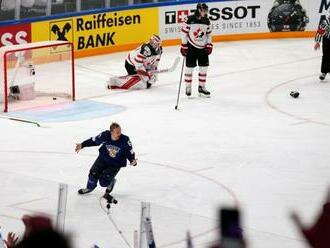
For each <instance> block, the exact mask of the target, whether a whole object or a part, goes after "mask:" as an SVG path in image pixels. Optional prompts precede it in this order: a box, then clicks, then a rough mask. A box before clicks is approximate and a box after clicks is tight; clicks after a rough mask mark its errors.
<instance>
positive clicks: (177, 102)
mask: <svg viewBox="0 0 330 248" xmlns="http://www.w3.org/2000/svg"><path fill="white" fill-rule="evenodd" d="M184 62H185V57H183V61H182V68H181V76H180V83H179V90H178V97H177V99H176V105H175V110H178V106H179V100H180V91H181V84H182V75H183V69H184Z"/></svg>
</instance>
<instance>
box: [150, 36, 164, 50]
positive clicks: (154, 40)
mask: <svg viewBox="0 0 330 248" xmlns="http://www.w3.org/2000/svg"><path fill="white" fill-rule="evenodd" d="M149 44H150V45H151V46H152V47H153V48H155V49H156V50H159V48H160V46H161V44H162V40H161V38H160V37H159V36H158V35H156V34H153V35H152V36H151V38H150V40H149Z"/></svg>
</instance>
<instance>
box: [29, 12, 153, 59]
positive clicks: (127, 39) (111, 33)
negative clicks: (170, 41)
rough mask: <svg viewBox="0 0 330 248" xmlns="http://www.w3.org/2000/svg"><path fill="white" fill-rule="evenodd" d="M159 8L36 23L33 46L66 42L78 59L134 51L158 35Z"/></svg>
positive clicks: (33, 25)
mask: <svg viewBox="0 0 330 248" xmlns="http://www.w3.org/2000/svg"><path fill="white" fill-rule="evenodd" d="M158 23H159V22H158V8H147V9H134V10H124V11H118V12H105V13H97V14H91V15H85V16H77V17H72V18H65V19H56V20H49V21H42V22H35V23H32V27H31V29H32V42H37V41H45V40H65V41H71V42H73V44H74V47H75V51H76V55H78V56H88V55H92V54H100V53H104V52H115V51H122V50H127V49H130V48H133V47H134V46H136V45H137V44H139V43H142V42H144V41H147V40H148V39H149V38H150V36H151V35H152V34H158V30H159V24H158Z"/></svg>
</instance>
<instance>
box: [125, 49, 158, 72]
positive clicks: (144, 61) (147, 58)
mask: <svg viewBox="0 0 330 248" xmlns="http://www.w3.org/2000/svg"><path fill="white" fill-rule="evenodd" d="M162 52H163V49H162V47H160V49H158V50H155V49H154V48H153V47H152V46H151V45H150V44H149V43H146V44H143V45H142V46H140V47H138V48H137V49H135V50H134V51H132V52H130V53H129V54H128V56H127V59H126V61H127V62H128V63H129V64H131V65H133V66H134V67H135V68H136V71H148V70H156V69H157V67H158V63H159V61H160V57H161V55H162Z"/></svg>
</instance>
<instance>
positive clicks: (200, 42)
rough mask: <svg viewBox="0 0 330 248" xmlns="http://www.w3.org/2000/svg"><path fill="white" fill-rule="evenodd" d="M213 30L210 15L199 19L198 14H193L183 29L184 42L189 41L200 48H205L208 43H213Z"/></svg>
mask: <svg viewBox="0 0 330 248" xmlns="http://www.w3.org/2000/svg"><path fill="white" fill-rule="evenodd" d="M211 32H212V30H211V23H210V20H209V18H208V17H202V18H200V19H199V18H198V17H197V16H196V15H191V16H189V17H188V19H187V21H186V22H185V23H184V24H183V27H182V29H181V33H182V36H181V39H182V44H187V43H188V42H189V43H190V44H191V45H193V46H194V47H196V48H198V49H204V48H205V46H206V44H209V43H212V39H211Z"/></svg>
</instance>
